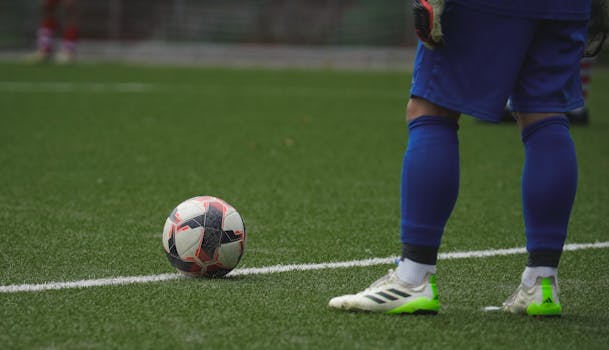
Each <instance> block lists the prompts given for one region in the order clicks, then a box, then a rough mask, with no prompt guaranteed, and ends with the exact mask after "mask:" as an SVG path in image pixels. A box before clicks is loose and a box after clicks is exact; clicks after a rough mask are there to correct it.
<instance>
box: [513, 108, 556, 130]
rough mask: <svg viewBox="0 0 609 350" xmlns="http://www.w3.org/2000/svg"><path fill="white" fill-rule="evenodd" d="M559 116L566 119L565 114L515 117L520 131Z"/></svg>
mask: <svg viewBox="0 0 609 350" xmlns="http://www.w3.org/2000/svg"><path fill="white" fill-rule="evenodd" d="M557 116H562V117H564V118H566V116H565V115H564V113H522V112H515V113H514V117H515V118H516V122H517V123H518V126H520V129H524V128H526V127H527V126H529V125H531V124H533V123H535V122H538V121H541V120H544V119H548V118H552V117H557Z"/></svg>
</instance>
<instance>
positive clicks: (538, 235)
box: [522, 116, 577, 266]
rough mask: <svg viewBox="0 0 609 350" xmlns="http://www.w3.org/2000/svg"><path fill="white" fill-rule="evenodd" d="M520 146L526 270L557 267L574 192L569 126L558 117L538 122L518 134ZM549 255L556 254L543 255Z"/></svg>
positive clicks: (571, 143)
mask: <svg viewBox="0 0 609 350" xmlns="http://www.w3.org/2000/svg"><path fill="white" fill-rule="evenodd" d="M522 142H523V143H524V147H525V161H524V171H523V173H522V202H523V203H522V204H523V209H524V222H525V228H526V237H527V250H528V251H529V266H552V265H554V266H557V265H558V259H559V257H560V252H561V251H562V247H563V244H564V243H565V239H566V237H567V225H568V223H569V216H570V215H571V207H572V206H573V201H574V200H575V191H576V189H577V160H576V156H575V146H574V145H573V140H572V139H571V135H570V134H569V123H568V121H567V119H566V118H565V117H562V116H556V117H551V118H547V119H544V120H541V121H538V122H536V123H534V124H531V125H529V126H527V127H526V128H524V130H522ZM552 251H553V252H557V254H549V255H548V254H543V252H548V253H551V252H552ZM536 252H537V254H536ZM539 253H541V254H539ZM544 256H545V258H544ZM532 258H533V260H537V261H531V259H532ZM544 260H545V261H544Z"/></svg>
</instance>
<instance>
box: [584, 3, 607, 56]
mask: <svg viewBox="0 0 609 350" xmlns="http://www.w3.org/2000/svg"><path fill="white" fill-rule="evenodd" d="M607 33H609V0H592V13H591V17H590V22H589V23H588V40H587V42H586V51H585V52H584V56H585V57H593V56H596V55H598V53H599V52H600V51H601V49H602V48H603V44H604V42H605V39H606V38H607Z"/></svg>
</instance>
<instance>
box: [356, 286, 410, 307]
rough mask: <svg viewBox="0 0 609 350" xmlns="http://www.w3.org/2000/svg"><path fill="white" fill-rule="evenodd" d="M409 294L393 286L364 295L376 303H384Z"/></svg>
mask: <svg viewBox="0 0 609 350" xmlns="http://www.w3.org/2000/svg"><path fill="white" fill-rule="evenodd" d="M409 296H410V294H408V293H406V292H403V291H401V290H397V289H395V288H390V289H387V290H385V291H380V292H376V293H374V294H368V295H365V297H366V298H368V299H370V300H372V301H374V302H375V303H377V304H385V303H386V302H388V301H394V300H398V299H399V298H400V297H402V298H407V297H409Z"/></svg>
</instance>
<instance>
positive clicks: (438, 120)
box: [408, 115, 459, 130]
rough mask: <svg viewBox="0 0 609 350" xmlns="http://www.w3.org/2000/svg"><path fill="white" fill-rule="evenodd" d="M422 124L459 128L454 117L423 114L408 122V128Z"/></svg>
mask: <svg viewBox="0 0 609 350" xmlns="http://www.w3.org/2000/svg"><path fill="white" fill-rule="evenodd" d="M423 125H435V126H440V127H447V128H450V129H454V130H459V123H458V122H457V120H456V119H454V118H449V117H435V116H428V115H424V116H421V117H418V118H415V119H414V120H412V121H410V122H408V129H409V130H412V129H414V128H416V127H419V126H423Z"/></svg>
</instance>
